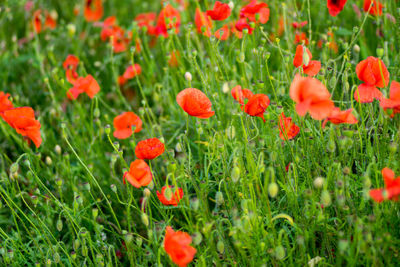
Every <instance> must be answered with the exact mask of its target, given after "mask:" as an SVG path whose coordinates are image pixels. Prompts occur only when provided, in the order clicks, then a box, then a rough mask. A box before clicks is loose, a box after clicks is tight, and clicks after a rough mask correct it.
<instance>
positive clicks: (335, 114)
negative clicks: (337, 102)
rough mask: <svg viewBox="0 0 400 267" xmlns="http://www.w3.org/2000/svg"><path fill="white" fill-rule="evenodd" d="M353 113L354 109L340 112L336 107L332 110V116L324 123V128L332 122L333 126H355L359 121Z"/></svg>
mask: <svg viewBox="0 0 400 267" xmlns="http://www.w3.org/2000/svg"><path fill="white" fill-rule="evenodd" d="M352 112H353V109H348V110H343V111H342V110H340V108H337V107H334V108H333V109H332V112H331V114H330V115H329V116H328V118H326V119H325V121H324V122H323V123H322V128H325V125H326V124H327V123H328V121H330V122H331V123H333V124H342V123H347V124H355V123H357V122H358V120H357V118H356V117H354V115H353V114H352Z"/></svg>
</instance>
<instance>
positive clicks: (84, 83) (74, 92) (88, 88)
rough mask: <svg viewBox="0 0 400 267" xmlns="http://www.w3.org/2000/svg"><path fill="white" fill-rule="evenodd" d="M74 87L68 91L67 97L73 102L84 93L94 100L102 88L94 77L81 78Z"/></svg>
mask: <svg viewBox="0 0 400 267" xmlns="http://www.w3.org/2000/svg"><path fill="white" fill-rule="evenodd" d="M73 85H74V86H73V87H72V88H71V89H69V90H68V92H67V96H68V98H69V99H71V100H75V99H77V98H78V96H79V95H80V94H82V93H86V94H87V95H88V96H89V97H90V98H93V97H94V96H95V95H96V94H97V93H98V92H99V91H100V86H99V84H98V83H97V81H96V80H95V79H94V78H93V76H92V75H90V74H89V75H88V76H86V77H79V78H78V79H77V80H76V81H75V83H74V84H73Z"/></svg>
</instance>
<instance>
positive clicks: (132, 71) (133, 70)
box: [118, 64, 142, 85]
mask: <svg viewBox="0 0 400 267" xmlns="http://www.w3.org/2000/svg"><path fill="white" fill-rule="evenodd" d="M141 73H142V68H141V67H140V65H139V64H135V65H134V66H132V65H131V66H129V67H128V68H126V70H125V72H124V74H123V75H122V76H119V79H118V81H119V84H120V85H123V84H125V83H126V82H127V81H128V80H130V79H133V78H135V77H136V75H139V74H141Z"/></svg>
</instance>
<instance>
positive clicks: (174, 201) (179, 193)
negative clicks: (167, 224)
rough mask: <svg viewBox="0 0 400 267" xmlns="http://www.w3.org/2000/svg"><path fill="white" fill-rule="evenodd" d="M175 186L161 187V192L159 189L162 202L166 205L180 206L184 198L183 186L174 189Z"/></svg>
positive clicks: (158, 194)
mask: <svg viewBox="0 0 400 267" xmlns="http://www.w3.org/2000/svg"><path fill="white" fill-rule="evenodd" d="M173 190H174V187H173V186H170V185H169V186H168V187H167V186H163V187H162V188H161V193H160V192H158V191H157V197H158V199H159V200H160V201H161V203H162V204H164V205H166V206H178V203H179V202H180V201H181V199H182V198H183V190H182V188H178V189H176V190H174V191H175V192H173Z"/></svg>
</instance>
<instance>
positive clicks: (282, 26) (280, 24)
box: [276, 16, 285, 36]
mask: <svg viewBox="0 0 400 267" xmlns="http://www.w3.org/2000/svg"><path fill="white" fill-rule="evenodd" d="M284 32H285V19H284V18H283V16H280V17H279V21H278V30H277V33H276V34H277V35H278V36H282V34H283V33H284Z"/></svg>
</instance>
